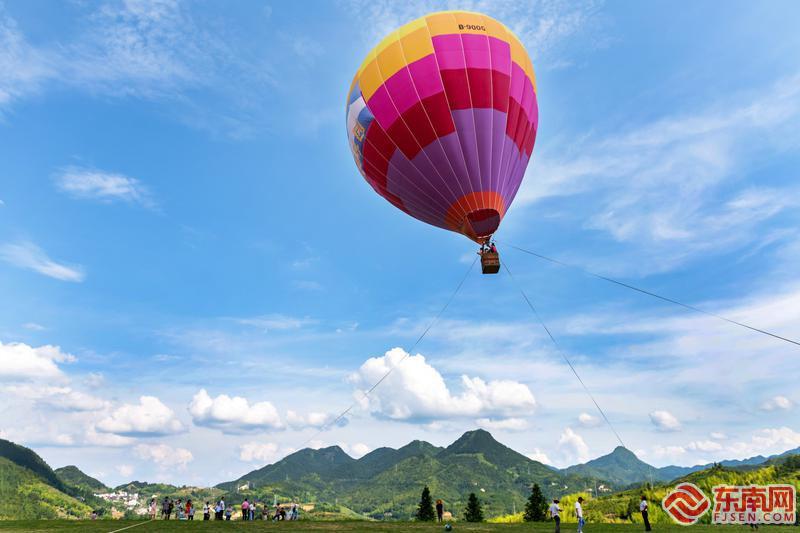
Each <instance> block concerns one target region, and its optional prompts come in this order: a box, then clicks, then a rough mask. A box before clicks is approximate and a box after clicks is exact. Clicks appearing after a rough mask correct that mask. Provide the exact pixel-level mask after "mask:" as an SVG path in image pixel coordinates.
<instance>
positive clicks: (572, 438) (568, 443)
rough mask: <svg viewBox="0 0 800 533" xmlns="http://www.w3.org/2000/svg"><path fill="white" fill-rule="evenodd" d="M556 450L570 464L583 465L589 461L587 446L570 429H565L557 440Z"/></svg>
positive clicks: (581, 438)
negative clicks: (577, 463) (557, 449)
mask: <svg viewBox="0 0 800 533" xmlns="http://www.w3.org/2000/svg"><path fill="white" fill-rule="evenodd" d="M558 448H559V451H560V453H561V454H562V456H564V457H565V458H567V459H568V461H571V462H579V463H585V462H586V461H588V460H589V446H587V445H586V441H584V440H583V437H581V436H580V435H578V434H577V433H575V432H574V431H573V430H572V428H565V429H564V431H563V432H562V433H561V436H560V437H559V439H558Z"/></svg>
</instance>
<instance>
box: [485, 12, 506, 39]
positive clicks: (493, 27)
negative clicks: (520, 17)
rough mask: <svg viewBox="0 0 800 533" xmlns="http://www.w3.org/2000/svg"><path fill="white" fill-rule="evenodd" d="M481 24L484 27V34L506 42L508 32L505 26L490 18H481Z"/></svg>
mask: <svg viewBox="0 0 800 533" xmlns="http://www.w3.org/2000/svg"><path fill="white" fill-rule="evenodd" d="M483 23H484V25H485V26H486V32H487V33H488V34H489V35H490V36H491V37H496V38H498V39H500V40H501V41H505V42H508V32H507V31H506V28H505V26H503V25H502V24H501V23H499V22H497V21H496V20H494V19H493V18H492V17H483Z"/></svg>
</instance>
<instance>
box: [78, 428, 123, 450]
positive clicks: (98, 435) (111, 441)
mask: <svg viewBox="0 0 800 533" xmlns="http://www.w3.org/2000/svg"><path fill="white" fill-rule="evenodd" d="M84 442H85V443H86V444H88V445H90V446H99V447H103V448H122V447H128V446H130V445H132V444H133V443H134V439H132V438H130V437H121V436H119V435H115V434H113V433H103V432H100V431H97V427H96V425H95V424H90V425H89V427H88V428H87V429H86V435H85V436H84Z"/></svg>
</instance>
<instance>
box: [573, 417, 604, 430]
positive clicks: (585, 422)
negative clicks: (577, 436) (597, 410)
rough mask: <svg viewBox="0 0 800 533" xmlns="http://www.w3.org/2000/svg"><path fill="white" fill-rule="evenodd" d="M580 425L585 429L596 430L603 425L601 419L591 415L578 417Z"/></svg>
mask: <svg viewBox="0 0 800 533" xmlns="http://www.w3.org/2000/svg"><path fill="white" fill-rule="evenodd" d="M578 423H579V424H580V425H581V426H583V427H585V428H594V427H597V426H599V425H600V424H602V423H603V422H602V421H601V420H600V418H598V417H596V416H592V415H590V414H589V413H581V414H579V415H578Z"/></svg>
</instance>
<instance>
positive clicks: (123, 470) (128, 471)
mask: <svg viewBox="0 0 800 533" xmlns="http://www.w3.org/2000/svg"><path fill="white" fill-rule="evenodd" d="M115 469H116V471H117V472H119V475H120V476H122V477H124V478H128V477H130V476H131V475H132V474H133V467H132V466H131V465H126V464H120V465H117V466H116V467H115Z"/></svg>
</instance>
